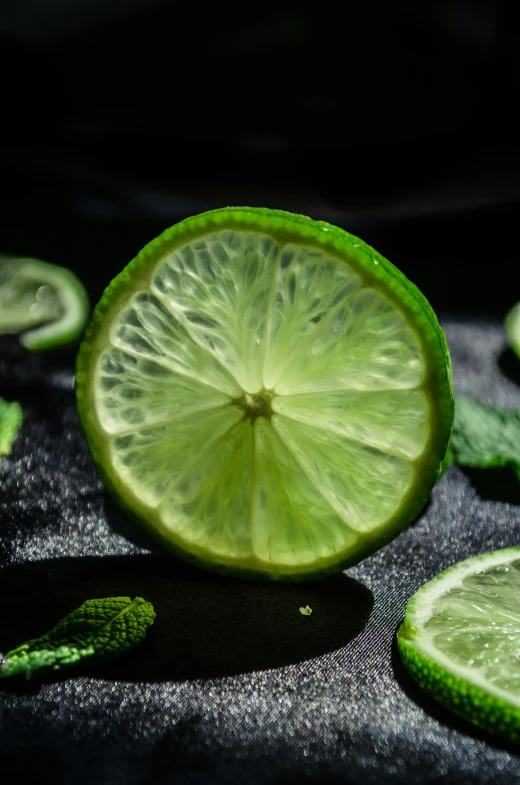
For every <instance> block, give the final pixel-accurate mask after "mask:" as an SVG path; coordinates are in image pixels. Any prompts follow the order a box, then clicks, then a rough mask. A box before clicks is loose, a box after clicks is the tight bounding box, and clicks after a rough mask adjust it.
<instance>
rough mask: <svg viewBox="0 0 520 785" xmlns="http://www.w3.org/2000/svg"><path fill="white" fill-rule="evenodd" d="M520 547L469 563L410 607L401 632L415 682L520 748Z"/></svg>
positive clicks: (456, 568)
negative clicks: (519, 744)
mask: <svg viewBox="0 0 520 785" xmlns="http://www.w3.org/2000/svg"><path fill="white" fill-rule="evenodd" d="M519 597H520V548H509V549H505V550H501V551H494V552H492V553H487V554H484V555H482V556H477V557H473V558H470V559H466V560H465V561H463V562H460V563H459V564H457V565H455V566H454V567H451V568H449V569H447V570H445V571H444V572H441V573H440V574H439V575H438V576H437V577H436V578H434V579H433V580H431V581H430V582H429V583H427V584H425V585H424V586H423V587H422V588H421V589H419V591H418V592H417V593H416V594H415V595H414V596H413V597H412V599H411V600H410V602H409V604H408V607H407V611H406V616H405V620H404V622H403V624H402V626H401V628H400V629H399V632H398V643H399V649H400V652H401V656H402V658H403V661H404V663H405V665H406V666H407V668H408V669H409V671H410V673H411V675H412V676H413V677H414V678H415V679H416V680H417V681H418V682H419V684H420V685H421V686H422V687H423V688H424V689H425V690H426V691H428V692H429V693H430V694H432V695H433V697H434V698H436V699H437V700H439V701H440V702H441V703H443V704H444V705H445V706H447V707H448V708H450V709H452V710H453V711H455V712H457V713H458V714H460V715H461V716H463V717H465V718H466V719H468V720H469V721H470V722H473V723H475V724H476V725H479V726H480V727H482V728H485V729H486V730H489V731H490V732H492V733H495V734H497V735H501V736H503V737H504V738H506V739H507V740H509V741H513V742H516V743H518V742H519V741H520V654H519V653H520V605H519V601H518V598H519Z"/></svg>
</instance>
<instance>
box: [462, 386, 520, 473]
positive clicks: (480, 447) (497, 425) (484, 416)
mask: <svg viewBox="0 0 520 785" xmlns="http://www.w3.org/2000/svg"><path fill="white" fill-rule="evenodd" d="M450 448H451V451H452V453H453V457H454V460H455V463H459V464H461V465H462V466H473V467H476V468H480V469H487V468H489V467H500V466H511V467H512V468H513V469H514V471H515V472H516V473H517V475H518V477H519V479H520V409H502V408H500V407H499V406H489V405H487V404H485V403H480V402H479V401H475V400H474V399H473V398H467V397H466V396H459V397H457V398H456V400H455V423H454V425H453V433H452V435H451V442H450Z"/></svg>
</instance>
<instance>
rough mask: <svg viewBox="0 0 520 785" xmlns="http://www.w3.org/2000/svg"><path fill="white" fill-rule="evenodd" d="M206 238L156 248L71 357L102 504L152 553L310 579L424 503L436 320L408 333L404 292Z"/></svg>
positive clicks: (339, 266)
mask: <svg viewBox="0 0 520 785" xmlns="http://www.w3.org/2000/svg"><path fill="white" fill-rule="evenodd" d="M218 212H219V211H217V213H218ZM221 212H222V213H231V212H232V210H230V211H221ZM249 212H250V214H251V215H252V216H254V214H255V210H250V211H249ZM257 212H258V213H260V212H261V211H257ZM264 212H267V213H269V211H264ZM209 215H211V214H209ZM291 218H294V216H293V217H291V216H289V218H288V219H287V220H290V219H291ZM303 220H307V219H302V221H303ZM217 223H218V220H217V217H216V218H215V222H214V223H213V225H211V221H210V225H209V227H208V228H207V229H205V230H203V231H199V232H198V233H195V234H194V235H192V236H190V234H189V233H188V235H187V237H185V238H184V239H182V235H181V238H180V239H178V240H177V241H176V242H169V241H168V240H166V239H165V240H164V244H163V245H162V246H160V245H158V244H157V242H158V241H156V247H155V250H154V252H153V254H152V255H150V254H148V255H147V256H146V257H145V256H144V252H143V260H142V261H141V262H140V267H139V268H136V270H137V269H138V270H139V273H138V274H136V275H135V276H133V277H132V276H131V275H130V274H127V273H126V271H125V273H124V274H122V276H120V279H121V281H120V282H119V281H118V280H117V279H116V282H115V283H117V287H116V288H114V292H115V294H113V295H112V294H111V291H110V290H111V287H109V289H108V290H107V293H106V294H105V296H104V298H103V301H102V305H103V316H102V318H101V317H100V316H98V319H97V322H96V319H94V320H93V323H94V322H96V324H95V326H94V327H92V329H91V334H90V335H89V336H88V337H87V339H86V341H85V345H84V347H83V349H82V353H81V355H80V361H79V364H78V369H80V368H82V369H83V371H82V372H81V373H78V400H79V410H80V415H82V420H83V424H84V429H85V433H86V436H87V440H89V442H90V440H91V439H92V442H91V446H94V450H93V454H94V456H95V458H96V461H97V463H98V465H101V468H102V470H103V472H104V475H105V477H107V478H108V480H109V483H110V484H111V487H112V488H113V489H114V490H115V491H116V493H117V495H118V497H119V498H120V499H122V500H124V503H125V504H126V505H127V506H129V507H130V508H132V507H135V508H137V509H138V510H139V513H138V514H139V516H140V517H141V518H143V519H146V520H147V521H148V523H149V524H150V525H151V526H152V527H153V529H154V530H155V531H156V532H157V533H158V534H159V535H160V537H161V538H162V540H163V541H165V542H167V543H172V544H173V545H174V546H175V548H177V549H178V550H180V551H181V553H188V554H192V555H194V556H195V557H197V558H198V559H199V560H200V561H204V562H205V563H207V564H217V565H221V566H223V567H226V566H227V567H230V568H234V567H236V568H237V569H238V570H241V571H244V572H248V571H252V572H254V573H255V574H261V573H265V574H267V575H271V576H273V575H274V576H276V577H283V576H284V575H291V574H299V571H300V572H301V573H302V574H304V573H305V574H307V573H308V574H309V575H310V574H311V573H312V572H313V571H319V570H322V569H325V570H326V569H327V565H335V564H339V563H341V561H342V560H343V561H344V560H345V559H346V558H348V557H349V554H354V555H355V554H357V553H362V552H363V551H364V550H366V547H365V545H364V543H366V542H368V541H369V540H370V542H373V543H374V545H373V548H375V547H377V543H378V542H381V541H382V540H384V539H385V534H384V532H385V529H387V528H388V527H389V526H392V527H395V521H396V519H397V518H398V512H399V509H400V508H401V507H402V506H403V505H404V506H406V505H407V504H409V502H408V500H409V498H410V495H411V494H412V496H413V494H414V493H415V494H416V496H417V495H418V494H420V493H421V492H420V491H417V487H418V486H420V484H421V471H422V469H421V461H424V460H425V455H427V450H428V446H429V445H430V444H431V440H432V422H433V421H434V413H433V409H432V406H434V405H435V402H433V403H432V400H431V394H430V390H429V387H428V384H429V375H430V374H431V372H430V371H429V370H428V360H427V357H426V356H425V354H424V343H423V339H424V334H423V333H424V331H428V330H432V327H431V319H432V318H433V317H432V315H430V314H429V313H428V319H427V320H425V322H424V324H423V326H422V327H418V326H417V325H416V324H414V322H413V320H412V319H411V318H410V312H409V311H407V310H406V308H401V307H400V306H399V297H401V298H406V297H408V293H407V291H405V290H403V291H399V295H395V296H394V292H393V286H394V284H393V283H392V280H393V279H391V278H389V280H390V283H388V281H386V283H383V284H379V285H378V283H377V276H376V280H375V281H374V276H373V275H370V274H367V273H366V270H365V269H364V264H361V263H359V262H356V257H355V254H353V257H352V258H349V256H348V254H345V253H344V252H342V251H336V250H335V249H334V248H333V247H328V246H326V244H323V245H321V244H320V242H319V241H316V240H315V239H312V238H311V239H309V240H307V239H306V238H305V237H301V238H300V239H299V240H296V239H294V237H295V235H294V234H293V236H292V237H291V233H290V232H288V233H286V234H284V233H283V232H278V231H273V232H272V234H270V233H269V228H265V227H266V225H267V223H268V222H267V221H264V222H263V223H262V226H257V227H256V228H255V227H252V228H247V227H233V228H219V227H218V226H217V225H216V224H217ZM311 223H312V222H311V221H309V224H311ZM338 231H339V230H338ZM165 237H166V235H165ZM329 245H330V244H329ZM344 256H346V257H347V258H346V259H345V258H343V257H344ZM136 261H137V260H136ZM133 264H134V266H135V264H136V263H133ZM128 269H130V268H128ZM123 276H124V278H123ZM403 292H404V294H403ZM414 307H416V306H415V304H414ZM425 307H427V305H426V306H425ZM437 329H438V328H437ZM439 332H440V331H439ZM429 340H431V338H430V339H429ZM437 340H438V339H437ZM441 346H442V343H441ZM85 370H87V373H85V372H84V371H85ZM83 396H85V397H84V398H83ZM83 400H84V401H85V403H83ZM87 401H88V403H87ZM85 406H89V407H91V409H90V410H89V411H88V413H85ZM82 413H83V414H82ZM446 441H447V439H446ZM443 449H444V448H442V450H443ZM438 458H439V462H440V459H441V458H442V456H441V455H439V456H438ZM435 460H436V459H434V463H435ZM432 477H433V472H432ZM432 482H433V480H432ZM428 490H429V489H428ZM396 533H397V532H396ZM389 538H390V535H389V537H388V539H389ZM371 547H372V546H371ZM373 548H372V549H373ZM354 560H355V559H354Z"/></svg>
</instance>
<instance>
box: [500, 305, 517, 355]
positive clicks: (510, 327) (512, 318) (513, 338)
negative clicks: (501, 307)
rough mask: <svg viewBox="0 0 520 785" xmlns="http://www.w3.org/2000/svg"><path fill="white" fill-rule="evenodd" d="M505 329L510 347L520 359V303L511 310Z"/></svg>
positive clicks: (506, 319)
mask: <svg viewBox="0 0 520 785" xmlns="http://www.w3.org/2000/svg"><path fill="white" fill-rule="evenodd" d="M504 327H505V330H506V335H507V340H508V342H509V346H510V347H511V349H512V350H513V351H514V352H515V354H517V355H518V356H519V357H520V303H517V304H516V305H515V306H514V307H513V308H511V310H510V311H509V313H508V314H507V316H506V318H505V322H504Z"/></svg>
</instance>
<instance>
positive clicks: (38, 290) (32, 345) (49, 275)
mask: <svg viewBox="0 0 520 785" xmlns="http://www.w3.org/2000/svg"><path fill="white" fill-rule="evenodd" d="M88 314H89V302H88V297H87V293H86V292H85V289H84V288H83V285H82V284H81V283H80V281H79V280H78V279H77V278H76V276H75V275H74V273H72V272H71V271H70V270H68V269H67V268H66V267H59V266H58V265H55V264H48V263H47V262H41V261H39V260H38V259H24V258H17V257H8V256H0V335H5V334H13V333H15V334H16V333H22V335H21V336H20V342H21V343H22V344H23V345H24V346H25V347H26V348H27V349H32V350H43V349H54V348H57V347H59V346H62V345H63V344H66V343H69V342H70V341H73V340H75V339H76V338H78V337H79V335H80V334H81V332H82V330H83V328H84V327H85V324H86V323H87V319H88Z"/></svg>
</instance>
